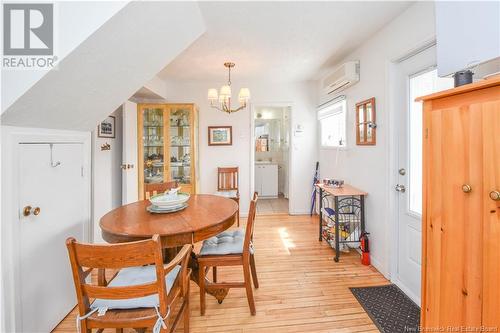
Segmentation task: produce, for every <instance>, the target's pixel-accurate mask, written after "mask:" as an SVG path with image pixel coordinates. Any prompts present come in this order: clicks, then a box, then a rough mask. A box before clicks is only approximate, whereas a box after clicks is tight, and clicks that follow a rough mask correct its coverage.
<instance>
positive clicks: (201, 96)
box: [166, 78, 317, 214]
mask: <svg viewBox="0 0 500 333" xmlns="http://www.w3.org/2000/svg"><path fill="white" fill-rule="evenodd" d="M234 81H236V82H237V81H238V79H237V78H235V79H234ZM237 83H239V82H237ZM214 85H218V82H196V83H190V82H172V81H170V82H167V92H166V96H167V99H168V100H169V102H194V103H196V104H197V105H198V106H199V108H200V112H199V115H200V116H199V119H200V124H199V125H200V142H199V148H200V149H199V161H200V173H199V174H200V184H199V192H200V193H213V192H215V191H216V190H217V167H219V166H238V167H239V168H240V169H239V171H240V184H239V186H240V196H241V200H240V202H241V212H242V214H246V213H247V212H248V205H249V202H250V188H251V186H250V179H251V177H250V172H251V168H250V153H251V151H252V150H253V149H254V143H253V141H252V142H250V141H251V137H250V136H251V117H252V115H251V112H252V111H251V106H249V107H247V108H246V109H245V110H242V111H239V112H237V113H234V114H230V115H228V114H225V113H223V112H221V111H218V110H215V109H213V108H211V107H210V105H209V102H208V100H207V89H208V88H210V87H212V86H214ZM241 86H245V87H248V88H250V91H251V93H252V99H251V102H252V103H255V104H265V103H269V104H270V105H272V104H275V103H283V104H287V103H292V104H293V106H292V114H291V118H292V128H294V127H295V125H296V124H301V125H303V126H304V128H305V132H304V134H303V136H302V137H293V135H292V138H291V140H292V146H291V154H292V170H291V177H290V180H291V183H290V186H291V191H290V192H292V194H291V197H290V199H291V205H292V209H293V210H292V211H291V213H295V214H299V213H306V212H308V210H309V204H310V203H309V200H310V196H311V190H312V178H313V173H314V165H315V162H316V159H317V150H316V148H315V144H316V113H315V94H314V88H315V85H314V84H313V83H311V82H304V83H272V82H265V81H258V82H242V83H241ZM232 89H233V94H237V92H238V91H239V89H240V86H237V85H235V84H233V86H232ZM217 125H230V126H232V127H233V145H232V146H222V147H215V146H208V138H207V131H208V126H217Z"/></svg>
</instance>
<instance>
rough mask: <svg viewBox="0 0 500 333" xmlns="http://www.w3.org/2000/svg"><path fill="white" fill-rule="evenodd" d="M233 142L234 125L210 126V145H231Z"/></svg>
mask: <svg viewBox="0 0 500 333" xmlns="http://www.w3.org/2000/svg"><path fill="white" fill-rule="evenodd" d="M232 144H233V127H232V126H208V145H209V146H231V145H232Z"/></svg>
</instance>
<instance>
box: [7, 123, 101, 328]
mask: <svg viewBox="0 0 500 333" xmlns="http://www.w3.org/2000/svg"><path fill="white" fill-rule="evenodd" d="M1 130H2V139H1V140H2V155H1V156H2V161H9V162H8V163H2V170H1V177H2V180H1V183H2V194H3V195H2V197H1V204H2V211H1V216H2V221H3V223H2V224H1V226H0V239H1V242H2V245H1V262H2V271H1V277H2V286H1V287H2V289H3V291H4V293H3V295H2V299H1V302H2V311H1V312H0V319H1V320H2V322H3V325H4V327H2V329H5V330H6V331H8V332H15V331H18V329H16V328H19V327H20V326H21V318H20V307H21V299H20V294H19V293H17V292H16V290H19V287H20V286H19V279H18V277H19V274H20V271H19V269H20V267H19V254H20V253H19V252H20V251H19V249H18V247H17V245H16V242H15V241H14V240H15V239H18V237H17V236H18V235H19V232H20V225H19V223H18V220H19V212H20V209H21V208H20V207H19V202H18V198H19V189H18V187H17V186H16V180H17V179H19V177H20V175H19V170H18V168H17V167H16V165H15V163H13V161H18V159H19V149H18V146H19V144H22V143H30V144H43V143H63V144H64V143H78V144H82V145H83V163H84V178H85V183H86V186H85V192H86V193H85V197H86V198H88V199H87V200H86V202H84V203H83V205H84V207H85V209H86V215H87V216H88V219H87V221H86V223H85V226H84V227H85V231H84V235H85V239H83V240H82V241H85V242H90V241H92V234H93V218H92V216H93V215H92V191H91V186H92V185H91V181H92V167H91V156H92V148H91V147H92V146H91V133H90V132H78V131H66V130H51V129H38V128H23V127H10V126H2V127H1ZM6 193H8V194H9V195H5V194H6ZM5 221H10V223H5ZM61 250H62V251H63V250H64V244H61ZM68 265H69V262H68ZM7 309H14V311H12V310H11V311H7ZM70 310H71V309H68V312H69V311H70ZM62 319H63V318H61V320H62Z"/></svg>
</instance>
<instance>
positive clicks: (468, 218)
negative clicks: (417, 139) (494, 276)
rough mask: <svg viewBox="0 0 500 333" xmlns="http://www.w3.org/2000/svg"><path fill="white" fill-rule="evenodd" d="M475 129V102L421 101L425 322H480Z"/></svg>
mask: <svg viewBox="0 0 500 333" xmlns="http://www.w3.org/2000/svg"><path fill="white" fill-rule="evenodd" d="M481 132H482V112H481V108H480V107H479V106H477V105H476V106H474V105H473V106H470V105H467V104H464V101H463V100H460V98H458V97H457V98H453V99H440V100H433V101H429V102H425V103H424V191H423V193H424V201H423V202H424V203H425V204H424V211H423V222H424V223H425V226H424V229H425V231H424V236H423V237H424V244H423V245H424V253H423V257H424V258H425V261H424V276H423V278H424V282H423V297H424V300H423V303H422V304H423V309H422V311H423V325H424V326H425V327H432V328H436V327H447V326H451V327H457V326H479V325H481V288H482V286H481V256H482V253H481V252H482V250H481V241H482V224H481V221H482V197H483V188H482V182H483V180H482V136H481ZM467 186H470V188H471V189H472V190H471V191H470V192H468V190H467Z"/></svg>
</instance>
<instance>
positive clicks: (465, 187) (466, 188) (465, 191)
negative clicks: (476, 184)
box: [462, 184, 472, 193]
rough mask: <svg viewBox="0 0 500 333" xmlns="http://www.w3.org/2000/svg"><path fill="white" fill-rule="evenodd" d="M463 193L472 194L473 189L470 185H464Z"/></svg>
mask: <svg viewBox="0 0 500 333" xmlns="http://www.w3.org/2000/svg"><path fill="white" fill-rule="evenodd" d="M462 191H464V193H470V192H472V187H470V185H469V184H463V185H462Z"/></svg>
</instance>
